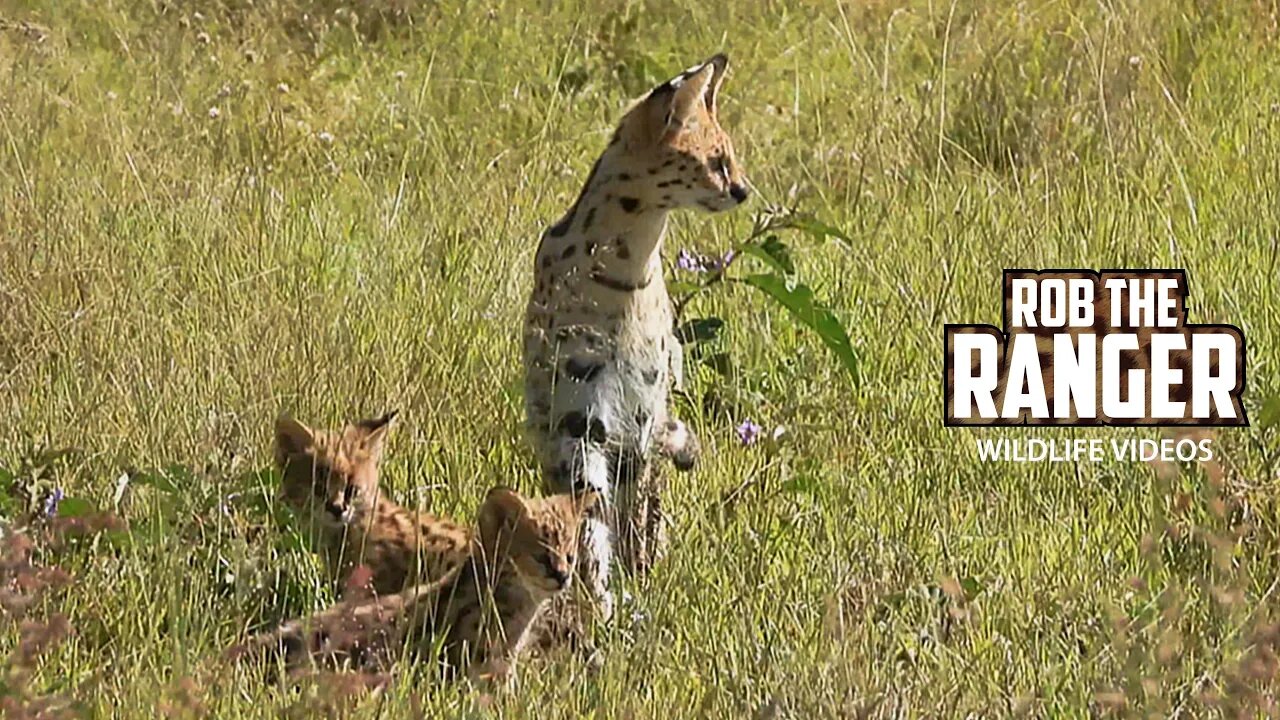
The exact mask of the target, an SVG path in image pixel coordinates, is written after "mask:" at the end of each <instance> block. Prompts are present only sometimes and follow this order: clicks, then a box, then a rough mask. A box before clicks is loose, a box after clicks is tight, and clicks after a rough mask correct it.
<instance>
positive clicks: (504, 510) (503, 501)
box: [480, 488, 597, 598]
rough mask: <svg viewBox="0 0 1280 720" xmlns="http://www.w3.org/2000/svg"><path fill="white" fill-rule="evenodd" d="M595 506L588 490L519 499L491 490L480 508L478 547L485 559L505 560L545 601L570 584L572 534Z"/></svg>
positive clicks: (509, 492) (505, 491)
mask: <svg viewBox="0 0 1280 720" xmlns="http://www.w3.org/2000/svg"><path fill="white" fill-rule="evenodd" d="M596 502H597V496H596V494H595V493H591V492H589V493H586V494H580V495H577V496H574V495H572V494H570V493H564V494H560V495H552V496H550V497H545V498H525V497H523V496H521V495H520V494H519V493H516V492H515V491H513V490H508V489H506V488H494V489H493V490H490V491H489V495H488V497H486V498H485V502H484V505H483V506H482V507H481V508H480V536H481V543H482V544H483V545H484V548H485V552H486V554H488V556H489V557H493V558H499V559H500V558H504V557H505V558H506V559H507V560H509V561H510V562H511V564H512V566H514V568H515V570H516V573H517V574H518V575H519V577H520V580H521V583H522V584H523V585H524V586H525V588H526V589H527V590H528V591H529V592H530V593H531V594H532V595H534V596H535V597H536V598H548V597H551V596H552V595H555V594H557V593H560V592H563V591H564V590H567V589H568V588H569V586H570V585H571V584H572V582H573V571H574V566H575V563H576V562H577V557H576V553H577V550H578V532H579V529H580V528H581V527H582V521H583V518H584V517H585V516H586V514H587V513H588V512H589V511H591V509H592V508H594V507H595V504H596Z"/></svg>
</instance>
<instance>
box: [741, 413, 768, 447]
mask: <svg viewBox="0 0 1280 720" xmlns="http://www.w3.org/2000/svg"><path fill="white" fill-rule="evenodd" d="M763 429H764V428H762V427H760V426H759V425H757V424H756V423H755V422H753V421H752V420H751V418H747V419H746V420H743V421H742V424H741V425H739V426H738V427H737V428H736V430H737V433H738V439H739V440H741V441H742V444H743V445H754V444H755V442H756V440H759V439H760V431H761V430H763Z"/></svg>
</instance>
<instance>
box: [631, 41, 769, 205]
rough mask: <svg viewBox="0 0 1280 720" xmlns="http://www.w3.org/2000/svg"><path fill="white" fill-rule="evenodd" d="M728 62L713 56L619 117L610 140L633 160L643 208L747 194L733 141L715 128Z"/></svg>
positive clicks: (732, 199) (726, 200) (724, 200)
mask: <svg viewBox="0 0 1280 720" xmlns="http://www.w3.org/2000/svg"><path fill="white" fill-rule="evenodd" d="M728 67H729V58H728V57H726V56H724V55H715V56H713V57H711V58H709V59H708V60H707V61H706V62H702V63H699V64H698V65H694V66H693V67H691V68H689V69H688V70H685V71H684V72H682V73H680V74H679V75H677V76H675V77H674V78H672V79H670V80H668V81H666V82H664V83H662V84H661V85H658V86H657V87H655V88H654V89H653V90H651V91H650V92H649V94H648V95H646V96H645V97H644V98H642V99H641V100H639V101H637V102H636V103H635V105H634V106H632V108H631V110H630V111H628V112H627V114H626V116H624V117H623V119H622V122H621V124H620V125H619V127H618V132H617V134H616V135H615V136H614V140H615V142H620V143H622V146H623V147H622V152H623V153H624V154H625V155H627V156H629V159H631V160H633V161H634V162H630V163H627V165H630V166H634V167H635V168H636V171H637V172H638V173H640V174H641V175H640V177H636V178H631V179H632V180H634V181H636V184H637V185H639V186H640V187H641V188H643V190H644V193H643V194H644V195H645V196H646V197H643V198H640V200H641V201H642V202H643V203H644V205H645V206H646V207H652V206H661V207H666V208H680V207H699V208H702V209H703V210H707V211H710V212H719V211H721V210H728V209H730V208H733V207H736V206H737V205H739V204H741V203H742V201H743V200H746V199H747V195H748V194H749V193H750V191H749V189H748V187H747V183H746V177H745V174H744V173H743V170H742V166H741V165H740V164H739V163H738V160H737V158H736V157H735V156H734V153H733V141H731V140H730V139H729V134H728V133H726V132H725V131H724V129H723V128H721V127H720V119H719V112H718V110H717V99H718V98H719V96H720V85H721V83H723V82H724V76H725V71H726V70H727V69H728Z"/></svg>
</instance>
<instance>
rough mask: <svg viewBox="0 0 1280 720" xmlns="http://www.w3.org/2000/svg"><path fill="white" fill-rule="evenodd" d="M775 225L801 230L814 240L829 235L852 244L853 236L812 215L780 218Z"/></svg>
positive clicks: (822, 238)
mask: <svg viewBox="0 0 1280 720" xmlns="http://www.w3.org/2000/svg"><path fill="white" fill-rule="evenodd" d="M775 227H779V228H787V227H789V228H794V229H796V230H801V231H803V232H807V233H809V234H810V235H812V236H813V238H814V239H815V240H825V239H827V238H829V237H830V238H835V239H836V240H839V241H840V242H842V243H844V244H845V245H852V244H853V238H851V237H849V236H848V235H846V234H845V232H844V231H843V230H841V229H840V228H838V227H836V226H834V225H830V224H828V223H825V222H823V221H821V220H819V219H817V218H816V217H814V216H812V215H792V216H790V217H788V218H786V219H784V220H782V221H781V222H780V223H778V224H777V225H776V226H775Z"/></svg>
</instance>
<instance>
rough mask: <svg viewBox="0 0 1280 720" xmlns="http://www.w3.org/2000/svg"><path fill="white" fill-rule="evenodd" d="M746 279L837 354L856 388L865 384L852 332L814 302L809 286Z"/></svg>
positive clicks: (767, 278) (763, 278)
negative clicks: (850, 337)
mask: <svg viewBox="0 0 1280 720" xmlns="http://www.w3.org/2000/svg"><path fill="white" fill-rule="evenodd" d="M744 280H745V282H746V283H747V284H748V285H751V286H752V287H755V288H758V289H759V290H761V291H762V292H764V293H765V294H766V295H768V296H769V297H771V298H773V299H774V300H776V301H777V302H778V304H780V305H782V306H783V307H785V308H786V309H787V310H788V311H790V313H791V316H792V317H793V318H795V319H796V320H799V321H800V322H801V323H803V324H804V325H806V326H807V327H808V328H809V329H811V330H813V331H814V332H816V333H817V334H818V337H819V338H821V340H822V342H823V344H824V345H826V346H827V347H828V348H830V349H831V351H832V352H834V353H835V354H836V358H837V359H839V360H840V364H841V365H843V366H844V368H845V370H846V371H848V373H849V377H851V378H852V379H853V384H854V386H855V387H856V386H858V385H859V384H860V383H861V378H860V376H859V373H858V355H857V353H855V352H854V350H853V345H852V344H851V343H850V342H849V333H847V332H845V329H844V326H843V325H841V324H840V320H839V319H838V318H837V317H836V316H835V314H833V313H832V312H831V311H830V310H828V309H827V308H826V307H824V306H822V305H821V304H819V303H818V302H817V301H816V300H814V297H813V290H811V289H810V288H809V286H808V285H804V284H801V283H790V282H788V280H787V279H786V278H783V277H779V276H778V275H772V274H770V275H749V276H747V277H746V278H745V279H744Z"/></svg>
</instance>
